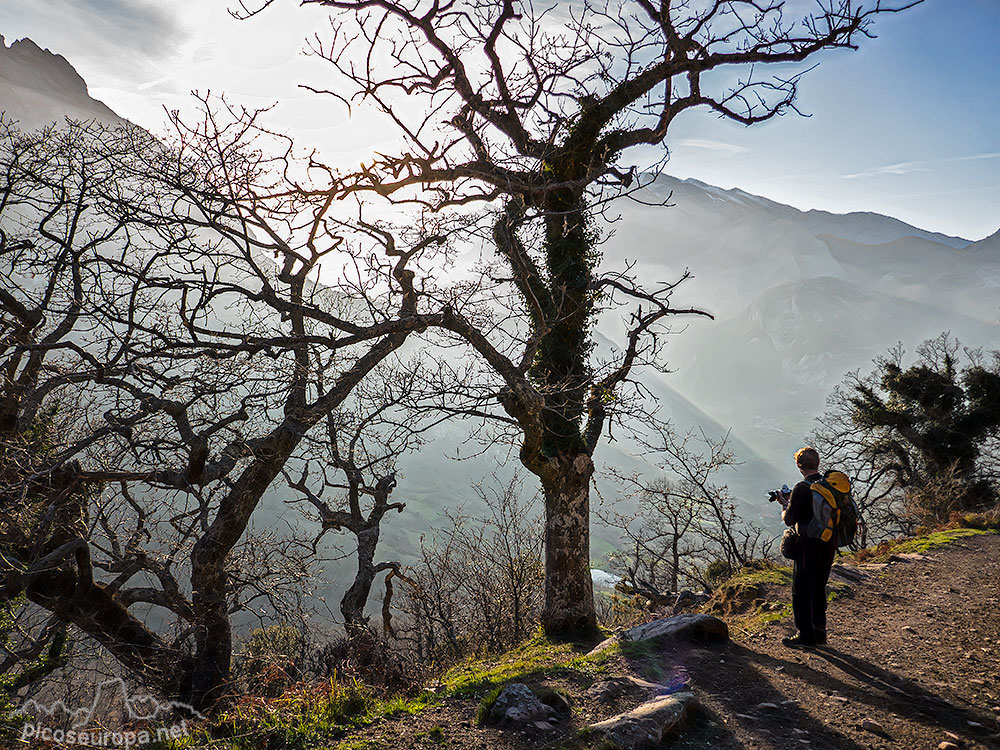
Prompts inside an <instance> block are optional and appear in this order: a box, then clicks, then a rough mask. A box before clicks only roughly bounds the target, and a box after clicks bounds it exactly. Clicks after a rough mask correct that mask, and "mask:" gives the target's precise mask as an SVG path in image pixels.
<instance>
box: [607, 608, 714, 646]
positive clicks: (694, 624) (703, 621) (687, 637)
mask: <svg viewBox="0 0 1000 750" xmlns="http://www.w3.org/2000/svg"><path fill="white" fill-rule="evenodd" d="M668 639H669V640H673V639H680V640H684V641H688V642H689V643H699V644H701V643H725V642H726V641H728V640H729V626H728V625H726V623H725V622H724V621H723V620H720V619H719V618H718V617H713V616H712V615H704V614H683V615H674V616H673V617H664V618H663V619H660V620H654V621H653V622H647V623H644V624H642V625H636V626H635V627H634V628H629V629H628V630H626V631H624V632H622V633H619V634H618V635H616V636H612V637H611V638H608V639H607V640H605V641H602V642H601V643H599V644H598V645H597V647H596V648H595V649H594V650H593V651H591V653H598V652H600V651H603V650H604V649H606V648H608V647H609V646H611V645H613V644H615V643H643V642H660V641H663V640H668Z"/></svg>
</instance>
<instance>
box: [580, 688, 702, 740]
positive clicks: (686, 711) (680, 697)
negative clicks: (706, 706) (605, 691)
mask: <svg viewBox="0 0 1000 750" xmlns="http://www.w3.org/2000/svg"><path fill="white" fill-rule="evenodd" d="M699 707H700V704H699V703H698V699H697V698H695V696H694V693H677V694H675V695H666V696H661V697H659V698H654V699H653V700H651V701H649V702H647V703H643V704H642V705H640V706H638V707H637V708H634V709H633V710H631V711H627V712H626V713H623V714H618V716H613V717H611V718H610V719H605V720H604V721H600V722H598V723H596V724H591V725H590V728H591V729H592V730H594V731H595V732H600V733H601V734H602V735H603V736H604V739H606V740H607V741H608V742H609V743H610V744H611V745H612V746H614V747H616V748H618V749H619V750H641V749H642V748H653V747H658V746H659V744H660V743H661V742H662V741H663V738H664V737H666V736H667V735H670V734H673V733H674V732H676V731H678V730H679V729H680V727H681V726H682V725H683V724H684V723H685V722H686V721H687V720H688V718H690V717H691V716H692V715H694V714H695V713H697V711H698V709H699Z"/></svg>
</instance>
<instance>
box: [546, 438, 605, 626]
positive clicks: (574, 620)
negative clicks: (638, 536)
mask: <svg viewBox="0 0 1000 750" xmlns="http://www.w3.org/2000/svg"><path fill="white" fill-rule="evenodd" d="M550 468H551V472H550V473H549V474H548V476H547V477H545V478H543V480H542V488H543V491H544V495H545V608H544V610H543V612H542V627H543V628H544V629H545V632H546V633H547V634H549V635H571V634H587V633H592V632H594V631H595V630H596V629H597V615H596V612H595V608H594V586H593V581H592V578H591V574H590V480H591V477H592V476H593V474H594V463H593V461H591V459H590V456H588V455H587V454H585V453H579V454H577V455H576V456H566V457H560V458H559V459H557V460H555V461H553V462H552V464H551V465H550Z"/></svg>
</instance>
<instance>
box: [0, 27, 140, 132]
mask: <svg viewBox="0 0 1000 750" xmlns="http://www.w3.org/2000/svg"><path fill="white" fill-rule="evenodd" d="M0 112H3V113H4V115H5V116H6V117H7V118H9V119H12V120H16V121H17V122H18V123H20V126H21V127H22V128H23V129H25V130H34V129H36V128H40V127H44V126H45V125H48V124H50V123H52V122H60V121H62V120H63V118H65V117H71V118H74V119H80V120H99V121H100V122H103V123H105V124H109V125H116V124H119V123H122V122H123V120H122V118H120V117H119V116H118V115H117V114H115V113H114V112H113V111H112V110H111V109H110V108H109V107H108V106H107V105H106V104H104V103H103V102H100V101H98V100H97V99H94V98H93V97H91V96H90V93H89V91H88V90H87V83H86V81H84V80H83V78H82V77H81V76H80V74H79V73H77V71H76V68H74V67H73V66H72V65H71V64H70V62H69V61H68V60H67V59H66V58H65V57H63V56H62V55H58V54H55V53H53V52H50V51H49V50H47V49H42V48H41V47H39V46H38V45H37V44H35V43H34V42H33V41H31V40H30V39H19V40H17V41H15V42H14V43H13V44H11V45H10V46H9V47H8V46H7V43H6V41H5V40H4V37H3V35H0Z"/></svg>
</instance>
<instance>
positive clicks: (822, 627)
mask: <svg viewBox="0 0 1000 750" xmlns="http://www.w3.org/2000/svg"><path fill="white" fill-rule="evenodd" d="M795 465H796V466H797V467H798V469H799V471H800V472H801V473H802V478H803V479H802V481H801V482H799V483H798V484H796V485H795V487H794V488H793V489H792V494H791V497H790V498H789V499H788V504H787V505H785V506H784V509H783V510H782V513H781V519H782V520H783V521H784V522H785V525H786V526H793V527H794V528H795V530H796V532H797V533H798V537H799V539H798V548H797V553H796V555H795V557H794V558H793V567H792V613H793V614H794V616H795V627H796V628H797V629H798V632H797V633H796V634H795V635H793V636H789V637H787V638H782V640H781V642H782V644H784V645H785V646H789V647H790V648H814V647H816V646H823V645H826V582H827V580H828V579H829V578H830V568H832V567H833V558H834V556H835V555H836V553H837V542H836V539H835V538H834V539H831V540H830V541H826V542H825V541H823V540H822V539H817V538H813V537H810V536H807V535H806V528H807V527H808V525H809V521H811V520H812V518H813V492H812V483H813V482H818V481H819V480H820V479H822V478H823V476H822V474H820V472H819V453H817V452H816V450H815V449H814V448H802V449H801V450H799V451H798V452H797V453H796V454H795Z"/></svg>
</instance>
